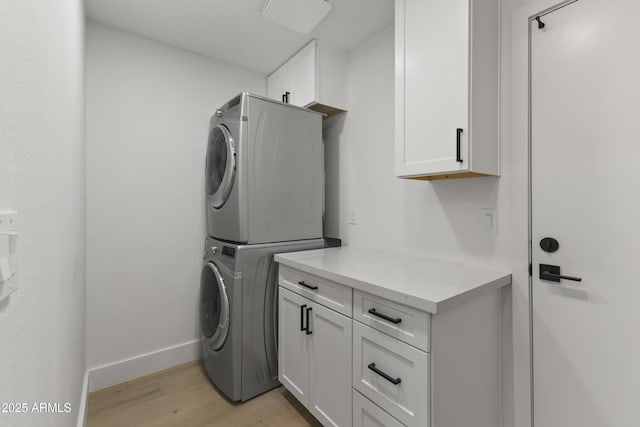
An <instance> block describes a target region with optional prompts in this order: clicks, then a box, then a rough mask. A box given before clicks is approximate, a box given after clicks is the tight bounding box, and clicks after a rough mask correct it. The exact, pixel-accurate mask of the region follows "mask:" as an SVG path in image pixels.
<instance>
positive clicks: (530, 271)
mask: <svg viewBox="0 0 640 427" xmlns="http://www.w3.org/2000/svg"><path fill="white" fill-rule="evenodd" d="M532 274H533V266H532V265H531V264H529V276H531V275H532Z"/></svg>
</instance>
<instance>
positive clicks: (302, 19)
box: [262, 0, 332, 34]
mask: <svg viewBox="0 0 640 427" xmlns="http://www.w3.org/2000/svg"><path fill="white" fill-rule="evenodd" d="M331 7H332V6H331V3H329V2H328V1H326V0H267V3H266V4H265V6H264V9H263V10H262V16H263V17H264V19H266V20H267V21H271V22H273V23H275V24H278V25H280V26H283V27H285V28H288V29H290V30H293V31H296V32H298V33H302V34H309V33H310V32H311V30H313V29H314V28H315V27H316V26H317V25H318V24H319V23H320V21H322V20H323V19H324V17H325V16H327V14H328V13H329V12H330V11H331Z"/></svg>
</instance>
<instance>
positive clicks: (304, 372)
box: [278, 287, 310, 406]
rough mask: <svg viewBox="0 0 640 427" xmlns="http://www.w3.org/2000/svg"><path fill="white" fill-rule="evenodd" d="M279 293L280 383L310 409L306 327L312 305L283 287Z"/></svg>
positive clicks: (308, 341)
mask: <svg viewBox="0 0 640 427" xmlns="http://www.w3.org/2000/svg"><path fill="white" fill-rule="evenodd" d="M278 291H279V296H278V380H279V381H280V382H281V383H282V385H284V386H285V387H286V388H287V390H289V391H290V392H291V394H293V395H294V397H295V398H296V399H298V400H299V401H300V402H301V403H302V404H303V405H305V406H307V405H308V403H309V402H308V399H309V397H308V396H309V346H310V340H309V339H308V338H307V337H308V334H307V333H306V325H307V324H308V319H307V311H308V310H307V309H308V308H309V307H310V301H309V300H307V299H306V298H304V297H301V296H300V295H298V294H295V293H293V292H291V291H289V290H287V289H285V288H283V287H279V288H278Z"/></svg>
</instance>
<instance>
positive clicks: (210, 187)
mask: <svg viewBox="0 0 640 427" xmlns="http://www.w3.org/2000/svg"><path fill="white" fill-rule="evenodd" d="M235 174H236V153H235V149H234V148H233V138H232V137H231V132H229V129H227V127H226V126H225V125H222V124H218V125H216V126H214V128H213V129H211V133H209V143H208V145H207V166H206V180H207V182H206V186H207V196H209V201H210V203H211V205H212V206H213V208H215V209H220V208H221V207H222V205H224V203H225V202H226V201H227V198H228V197H229V193H231V187H233V181H234V178H235Z"/></svg>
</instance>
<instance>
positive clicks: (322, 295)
mask: <svg viewBox="0 0 640 427" xmlns="http://www.w3.org/2000/svg"><path fill="white" fill-rule="evenodd" d="M278 283H279V285H280V286H282V287H285V288H287V289H289V290H290V291H292V292H295V293H297V294H300V295H302V296H304V297H306V298H309V299H310V300H312V301H315V302H317V303H318V304H322V305H324V306H325V307H328V308H330V309H332V310H335V311H337V312H338V313H342V314H344V315H345V316H348V317H351V316H352V313H353V304H352V303H353V289H352V288H350V287H348V286H344V285H341V284H340V283H336V282H332V281H331V280H327V279H324V278H322V277H319V276H315V275H313V274H308V273H305V272H302V271H300V270H296V269H294V268H291V267H287V266H286V265H280V273H279V278H278ZM305 285H306V286H305Z"/></svg>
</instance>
